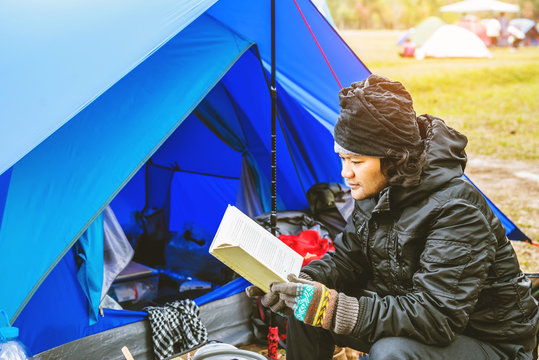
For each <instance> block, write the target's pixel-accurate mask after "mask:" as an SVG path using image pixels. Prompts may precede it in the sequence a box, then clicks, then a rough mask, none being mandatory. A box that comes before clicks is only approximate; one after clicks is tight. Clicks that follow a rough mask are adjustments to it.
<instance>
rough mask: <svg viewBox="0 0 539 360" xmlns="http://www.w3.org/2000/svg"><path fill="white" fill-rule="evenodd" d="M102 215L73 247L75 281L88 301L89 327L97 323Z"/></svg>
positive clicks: (99, 296)
mask: <svg viewBox="0 0 539 360" xmlns="http://www.w3.org/2000/svg"><path fill="white" fill-rule="evenodd" d="M104 237H105V236H104V228H103V214H100V215H99V216H98V217H97V219H95V221H94V222H93V223H92V224H90V226H89V227H88V229H87V230H86V232H85V233H84V234H82V236H81V237H80V238H79V240H78V241H77V243H76V244H75V246H74V247H73V248H74V249H75V253H76V261H77V265H78V271H77V280H78V281H79V284H80V285H81V287H82V290H83V291H84V294H85V295H86V298H87V299H88V312H89V313H90V325H94V324H95V323H97V317H98V313H99V304H100V303H101V293H102V288H103V267H104V261H103V244H104V241H103V239H104Z"/></svg>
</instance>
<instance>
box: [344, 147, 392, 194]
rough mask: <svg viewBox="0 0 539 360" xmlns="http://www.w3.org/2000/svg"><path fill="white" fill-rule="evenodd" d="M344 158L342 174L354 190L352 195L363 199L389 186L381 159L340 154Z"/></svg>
mask: <svg viewBox="0 0 539 360" xmlns="http://www.w3.org/2000/svg"><path fill="white" fill-rule="evenodd" d="M339 156H340V157H341V159H342V171H341V175H342V176H343V177H344V178H345V179H346V181H347V183H348V186H350V189H351V191H352V197H353V198H354V199H356V200H362V199H366V198H369V197H372V196H374V195H376V194H378V193H379V192H380V191H381V190H382V189H383V188H384V187H386V186H387V177H386V176H385V175H384V174H383V173H382V171H381V169H380V159H378V158H374V157H369V156H359V155H348V154H340V153H339Z"/></svg>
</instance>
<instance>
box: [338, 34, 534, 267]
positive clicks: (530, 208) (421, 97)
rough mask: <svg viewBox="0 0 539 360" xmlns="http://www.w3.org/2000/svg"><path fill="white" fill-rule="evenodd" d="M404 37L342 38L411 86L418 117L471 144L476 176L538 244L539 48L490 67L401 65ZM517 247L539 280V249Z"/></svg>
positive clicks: (500, 52)
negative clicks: (441, 123) (432, 118)
mask: <svg viewBox="0 0 539 360" xmlns="http://www.w3.org/2000/svg"><path fill="white" fill-rule="evenodd" d="M399 35H400V32H398V31H385V30H380V31H370V30H369V31H364V30H362V31H352V30H348V31H342V32H341V36H342V37H343V38H344V39H345V40H346V42H347V43H348V44H349V46H350V47H351V48H352V50H354V52H355V53H356V54H357V55H358V57H359V58H360V59H361V60H362V61H363V62H364V63H365V65H366V66H367V67H368V68H369V70H370V71H371V72H373V73H378V74H381V75H384V76H387V77H389V78H391V79H393V80H399V81H401V82H402V83H403V84H404V85H405V86H406V88H407V89H408V91H409V92H410V93H411V94H412V97H413V99H414V107H415V109H416V112H417V113H418V114H423V113H429V114H433V115H436V116H439V117H441V118H442V119H444V120H445V121H446V123H448V124H449V125H450V126H452V127H454V128H455V129H457V130H459V131H460V132H462V133H464V134H465V135H466V136H467V137H468V140H469V143H468V146H467V152H468V155H469V165H468V168H467V171H466V172H467V174H468V176H470V178H471V179H472V181H474V182H475V183H476V184H477V185H478V186H479V188H481V190H482V191H483V192H484V193H485V194H486V195H487V196H488V197H489V198H490V199H491V200H492V201H493V202H494V203H495V204H496V205H497V206H498V208H500V209H501V210H502V211H503V212H504V213H505V214H506V215H507V216H508V217H509V218H510V219H512V220H513V222H514V223H515V224H517V226H519V228H520V229H521V230H523V231H524V233H526V234H527V235H528V236H529V237H530V238H531V239H532V240H534V241H536V242H538V241H539V47H528V48H520V49H518V50H517V51H515V52H511V49H510V48H495V49H491V52H492V54H493V57H492V58H489V59H424V60H415V59H412V58H401V57H399V55H398V51H399V50H400V49H399V47H398V46H397V45H396V41H397V39H398V38H399ZM343 85H344V84H343ZM513 247H514V248H515V250H516V251H517V255H518V257H519V261H520V263H521V266H522V268H523V270H524V271H525V272H539V247H533V246H530V245H528V244H525V243H520V242H513Z"/></svg>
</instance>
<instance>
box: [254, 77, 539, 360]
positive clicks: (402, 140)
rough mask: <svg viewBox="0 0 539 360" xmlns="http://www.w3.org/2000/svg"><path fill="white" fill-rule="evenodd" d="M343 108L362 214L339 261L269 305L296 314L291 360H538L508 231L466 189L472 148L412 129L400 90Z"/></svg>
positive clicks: (445, 133)
mask: <svg viewBox="0 0 539 360" xmlns="http://www.w3.org/2000/svg"><path fill="white" fill-rule="evenodd" d="M339 97H340V105H341V113H340V116H339V119H338V121H337V124H336V125H335V131H334V138H335V151H336V152H337V153H338V154H339V156H340V157H341V158H342V176H343V177H344V178H346V180H347V181H348V184H349V186H350V189H351V193H352V197H353V198H354V199H355V208H354V212H353V213H352V216H351V217H350V219H349V220H348V223H347V226H346V228H345V229H344V231H343V233H342V234H340V235H339V236H337V238H336V239H335V241H334V245H335V249H336V251H335V252H334V253H328V254H326V255H325V256H324V257H323V258H322V259H320V260H316V261H313V262H311V263H310V264H309V265H307V266H305V267H304V268H302V271H301V273H300V276H299V278H297V277H295V276H289V280H290V281H289V282H287V283H274V284H272V286H271V291H270V293H268V294H266V295H264V296H263V298H262V302H263V304H264V305H266V306H268V307H270V308H271V309H272V310H273V311H275V312H278V313H281V314H291V315H290V316H289V318H288V331H287V334H288V335H287V355H286V356H287V360H298V359H299V360H306V359H309V360H310V359H331V358H332V354H333V349H334V346H335V345H339V346H348V347H352V348H355V349H357V350H360V351H364V352H368V353H369V355H370V359H371V360H378V359H474V360H477V359H531V358H532V351H533V349H534V348H535V347H536V334H537V331H538V319H539V312H538V304H537V302H536V301H535V300H534V299H533V297H532V296H531V294H530V281H529V280H528V279H527V278H526V277H525V276H524V275H523V274H522V272H521V270H520V268H519V264H518V260H517V258H516V255H515V253H514V251H513V248H512V247H511V244H510V243H509V241H508V240H507V238H506V237H505V231H504V229H503V227H502V225H501V223H500V221H499V220H498V219H497V218H496V216H495V215H494V214H493V213H492V211H491V210H490V208H489V206H488V204H487V203H486V202H485V199H484V198H483V196H482V195H481V193H480V192H479V191H477V190H476V189H475V188H474V187H473V185H471V184H470V183H468V182H467V181H466V180H464V179H463V178H462V177H461V176H462V174H463V171H464V167H465V164H466V153H465V151H464V148H465V146H466V143H467V139H466V137H465V136H464V135H462V134H460V133H459V132H457V131H455V130H454V129H452V128H450V127H448V126H447V125H446V124H445V123H444V122H443V121H442V120H441V119H438V118H436V117H433V116H430V115H422V116H419V117H417V118H416V114H415V111H414V109H413V105H412V98H411V96H410V94H409V93H408V92H407V91H406V89H405V88H404V87H403V86H402V84H401V83H399V82H394V81H390V80H389V79H386V78H384V77H381V76H378V75H371V76H370V77H369V78H368V79H367V80H365V81H361V82H357V83H353V84H352V85H351V87H349V88H346V89H343V90H341V92H340V93H339ZM257 290H259V289H256V288H248V289H247V293H248V294H250V295H254V294H256V293H257Z"/></svg>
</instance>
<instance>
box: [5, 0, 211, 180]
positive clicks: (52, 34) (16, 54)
mask: <svg viewBox="0 0 539 360" xmlns="http://www.w3.org/2000/svg"><path fill="white" fill-rule="evenodd" d="M215 2H216V0H185V1H180V2H178V1H176V0H163V1H160V2H159V4H156V3H155V2H152V1H148V0H115V1H109V2H95V1H77V3H76V4H75V3H72V4H69V3H66V2H65V1H60V0H53V1H48V2H47V3H44V2H42V1H39V0H30V1H25V2H24V3H17V2H5V1H4V2H2V3H0V34H2V36H1V39H2V54H3V55H2V58H1V59H0V66H1V68H2V69H3V70H4V71H3V72H2V82H1V83H0V94H2V96H1V97H0V119H6V120H8V119H9V120H10V121H2V122H0V154H2V156H1V157H0V174H1V173H3V172H4V171H5V170H6V169H8V168H9V167H10V166H12V165H13V164H14V163H15V162H17V161H18V160H19V159H21V158H22V157H23V156H24V155H26V154H27V153H28V152H30V150H32V149H33V148H34V147H36V146H37V145H38V144H39V143H41V142H42V141H43V140H45V139H46V138H47V137H48V136H50V135H51V134H53V133H54V132H55V131H56V130H58V129H59V128H60V127H61V126H62V125H63V124H64V123H65V122H67V121H68V120H69V119H70V118H72V117H73V116H74V115H76V114H77V113H78V112H79V111H80V110H82V109H83V108H84V107H85V106H87V105H88V104H89V103H91V102H92V101H93V100H95V99H96V98H97V97H98V96H99V95H100V94H102V93H103V92H105V91H106V90H107V89H108V88H109V87H110V86H112V85H113V84H114V83H115V82H117V81H118V80H120V79H121V78H122V77H123V76H125V75H126V74H128V73H129V72H130V71H131V70H132V69H134V68H135V67H136V66H137V65H138V64H140V63H141V62H143V61H144V60H145V59H146V58H147V56H148V55H150V54H151V53H152V52H153V51H155V50H156V49H158V48H159V47H160V46H161V45H162V44H164V43H165V42H167V41H168V40H169V39H170V38H172V37H173V36H174V35H175V34H177V33H178V32H180V31H181V30H182V29H183V28H185V27H186V26H187V25H189V24H190V23H191V22H192V21H193V20H195V19H196V18H198V17H199V16H200V14H202V13H203V12H204V11H206V10H207V9H208V8H209V7H210V6H211V5H213V3H215ZM36 34H40V36H36ZM58 99H61V100H58ZM36 119H39V121H36Z"/></svg>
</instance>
